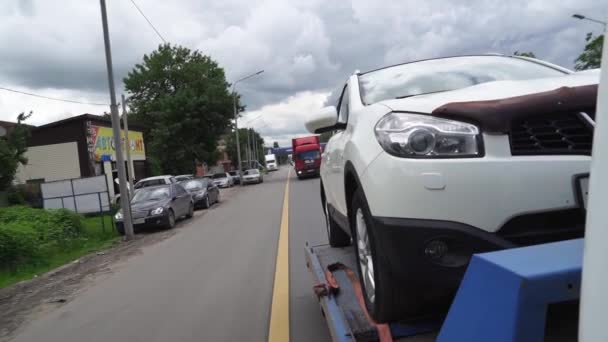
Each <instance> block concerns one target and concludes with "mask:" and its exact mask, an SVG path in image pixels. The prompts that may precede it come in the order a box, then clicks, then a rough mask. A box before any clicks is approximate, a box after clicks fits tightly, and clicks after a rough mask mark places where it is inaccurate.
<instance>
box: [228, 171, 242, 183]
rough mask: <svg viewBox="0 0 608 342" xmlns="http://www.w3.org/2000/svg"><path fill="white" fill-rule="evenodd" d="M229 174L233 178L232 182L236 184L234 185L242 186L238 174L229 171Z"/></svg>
mask: <svg viewBox="0 0 608 342" xmlns="http://www.w3.org/2000/svg"><path fill="white" fill-rule="evenodd" d="M228 174H230V177H232V181H233V182H234V184H241V176H240V175H239V173H238V172H236V171H228Z"/></svg>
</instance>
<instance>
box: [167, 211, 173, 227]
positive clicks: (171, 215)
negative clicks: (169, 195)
mask: <svg viewBox="0 0 608 342" xmlns="http://www.w3.org/2000/svg"><path fill="white" fill-rule="evenodd" d="M174 227H175V214H174V213H173V210H172V209H169V217H168V218H167V229H173V228H174Z"/></svg>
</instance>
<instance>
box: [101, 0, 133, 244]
mask: <svg viewBox="0 0 608 342" xmlns="http://www.w3.org/2000/svg"><path fill="white" fill-rule="evenodd" d="M99 2H100V5H101V24H102V26H103V40H104V45H105V50H106V66H107V69H108V86H109V87H110V113H111V114H112V133H113V135H114V152H115V153H116V167H117V168H118V186H119V187H120V193H121V194H122V196H123V198H122V200H121V201H120V204H121V207H122V215H123V224H124V227H125V235H126V236H127V240H130V239H133V237H134V234H133V221H131V211H130V210H129V191H128V189H127V174H126V170H125V158H124V157H123V155H122V139H121V137H120V117H119V116H118V105H117V104H116V93H115V91H114V72H113V70H112V49H111V47H110V33H109V31H108V14H107V12H106V1H105V0H99ZM125 198H126V201H125Z"/></svg>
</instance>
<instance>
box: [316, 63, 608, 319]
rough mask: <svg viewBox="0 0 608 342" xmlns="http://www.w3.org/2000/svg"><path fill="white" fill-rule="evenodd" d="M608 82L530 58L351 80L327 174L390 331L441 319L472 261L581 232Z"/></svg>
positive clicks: (327, 122)
mask: <svg viewBox="0 0 608 342" xmlns="http://www.w3.org/2000/svg"><path fill="white" fill-rule="evenodd" d="M598 81H599V73H593V72H592V73H585V74H583V73H581V74H573V73H571V72H570V71H569V70H566V69H563V68H561V67H558V66H555V65H552V64H549V63H546V62H542V61H539V60H535V59H530V58H519V57H510V56H497V55H484V56H460V57H450V58H439V59H432V60H424V61H419V62H414V63H407V64H402V65H396V66H391V67H387V68H383V69H378V70H374V71H370V72H367V73H358V74H355V75H352V76H351V77H350V78H349V79H348V81H347V82H346V85H345V86H344V88H343V91H342V95H341V97H340V100H339V102H338V104H337V109H336V107H327V108H325V109H323V110H322V111H321V112H320V113H318V115H317V116H316V117H314V118H313V119H311V120H309V121H308V122H307V124H306V126H307V129H308V130H309V131H311V132H313V133H322V132H327V131H334V135H333V136H332V138H331V139H330V140H329V142H328V144H327V147H326V149H325V153H324V154H323V160H322V165H321V200H322V202H323V206H324V208H325V213H326V217H327V225H328V229H329V240H330V244H331V245H332V246H334V247H343V246H346V245H349V244H350V243H351V241H354V242H355V244H354V245H355V247H354V248H355V251H356V255H357V261H358V262H357V265H358V270H359V274H360V275H361V276H360V279H361V283H362V286H363V288H364V290H365V294H366V302H367V306H368V309H369V311H370V313H371V314H372V315H373V317H374V318H375V319H376V320H377V321H378V322H386V321H391V320H396V319H403V318H405V319H411V318H419V317H423V316H428V315H434V314H437V313H441V312H443V311H444V310H445V309H447V307H448V306H449V304H450V302H451V299H452V298H453V295H454V293H455V291H456V289H457V288H458V285H459V283H460V280H461V278H462V276H463V274H464V271H465V269H466V266H467V264H468V261H469V259H470V257H471V255H472V254H474V253H479V252H485V251H492V250H498V249H504V248H511V247H515V246H525V245H532V244H537V243H543V242H548V241H557V240H564V239H569V238H575V237H581V236H583V233H584V218H585V214H584V205H585V203H586V187H587V180H588V172H589V166H590V159H591V158H590V155H591V144H592V136H593V126H594V114H595V103H596V101H595V98H596V96H597V83H598Z"/></svg>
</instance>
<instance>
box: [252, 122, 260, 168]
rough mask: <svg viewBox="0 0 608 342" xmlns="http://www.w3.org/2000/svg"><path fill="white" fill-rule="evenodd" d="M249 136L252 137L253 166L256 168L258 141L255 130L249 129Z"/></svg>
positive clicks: (258, 159) (258, 160)
mask: <svg viewBox="0 0 608 342" xmlns="http://www.w3.org/2000/svg"><path fill="white" fill-rule="evenodd" d="M251 135H252V136H253V160H255V165H256V167H257V165H258V163H259V162H260V158H259V157H258V139H256V135H255V129H253V128H252V129H251Z"/></svg>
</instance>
